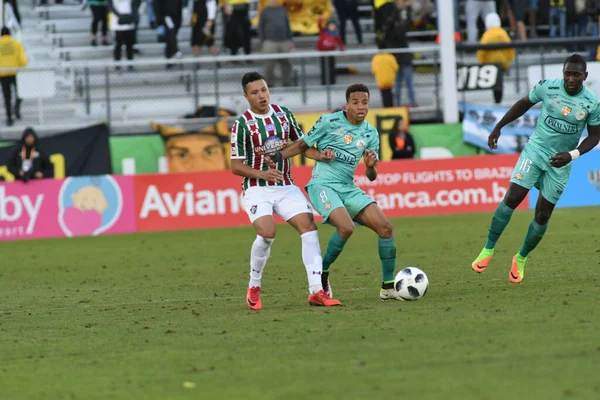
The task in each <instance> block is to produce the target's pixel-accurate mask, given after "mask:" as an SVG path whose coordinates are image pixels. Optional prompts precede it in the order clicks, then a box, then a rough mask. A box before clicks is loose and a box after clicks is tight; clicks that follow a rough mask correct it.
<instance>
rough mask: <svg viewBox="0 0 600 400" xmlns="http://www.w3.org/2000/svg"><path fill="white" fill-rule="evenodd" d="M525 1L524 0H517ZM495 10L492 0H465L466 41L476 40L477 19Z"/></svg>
mask: <svg viewBox="0 0 600 400" xmlns="http://www.w3.org/2000/svg"><path fill="white" fill-rule="evenodd" d="M518 1H525V0H518ZM492 12H496V2H495V1H494V0H467V2H466V6H465V14H466V17H467V41H468V42H470V43H475V42H477V39H478V38H479V35H478V34H477V19H478V18H479V17H485V16H486V15H488V14H489V13H492Z"/></svg>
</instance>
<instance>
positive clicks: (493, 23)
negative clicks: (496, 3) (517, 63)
mask: <svg viewBox="0 0 600 400" xmlns="http://www.w3.org/2000/svg"><path fill="white" fill-rule="evenodd" d="M485 27H486V29H487V30H486V31H485V33H484V34H483V36H482V37H481V40H480V41H479V42H480V43H481V44H489V43H510V42H511V40H510V36H508V33H506V31H505V30H504V29H502V27H501V26H500V16H499V15H498V14H496V13H490V14H488V15H486V17H485ZM477 59H478V60H479V62H480V63H481V64H502V67H503V68H504V69H508V67H509V64H510V63H511V62H512V61H513V60H514V59H515V49H498V50H477Z"/></svg>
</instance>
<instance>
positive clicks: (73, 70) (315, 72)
mask: <svg viewBox="0 0 600 400" xmlns="http://www.w3.org/2000/svg"><path fill="white" fill-rule="evenodd" d="M386 51H387V52H390V53H401V52H412V53H417V54H420V55H421V57H422V59H421V60H417V61H415V64H416V65H420V66H424V67H426V68H427V71H425V72H423V73H420V74H417V76H416V79H415V90H416V92H417V100H418V102H419V104H420V106H419V107H418V108H417V109H414V110H413V111H414V112H421V113H429V114H431V115H433V117H434V118H435V117H436V116H439V115H440V104H439V100H438V99H439V98H440V93H439V91H440V87H441V83H440V74H439V71H438V65H439V62H438V54H439V47H438V46H437V45H434V46H420V47H413V48H410V49H388V50H386ZM378 52H379V50H377V49H360V50H347V51H333V52H326V53H324V52H315V51H308V52H301V51H297V52H291V53H284V54H251V55H249V56H244V57H243V58H240V57H238V56H218V57H201V58H195V59H192V58H190V59H180V60H168V61H167V60H165V59H159V60H133V61H121V62H118V63H117V62H114V61H83V62H75V61H74V62H64V63H61V64H57V65H55V66H53V67H38V68H27V69H26V70H27V72H28V73H31V72H34V71H53V72H54V77H55V81H56V93H55V94H54V96H53V99H52V101H51V102H50V101H47V102H46V101H45V103H47V104H52V106H53V107H54V108H55V109H58V110H60V109H61V107H63V108H64V110H65V111H64V112H61V111H58V114H57V115H54V116H51V115H46V117H45V120H46V124H49V125H52V124H53V123H56V124H58V123H59V121H62V123H63V124H64V123H65V122H64V121H65V120H67V121H73V123H74V124H78V125H79V126H80V125H81V124H82V123H92V122H97V121H106V122H107V123H108V124H109V125H113V126H122V125H136V124H138V125H143V126H145V127H146V129H147V128H148V122H149V121H150V120H155V121H157V122H164V123H169V122H173V121H174V120H178V119H180V118H181V117H182V116H183V115H184V114H192V113H193V112H194V111H195V110H196V109H197V108H198V107H200V106H203V105H204V106H216V107H222V108H226V109H230V110H232V111H234V112H235V113H240V112H242V111H243V110H245V109H246V108H247V103H246V101H245V99H244V97H243V92H242V87H241V77H242V75H243V74H244V73H246V72H248V71H253V70H256V71H258V72H261V73H262V72H263V69H264V68H263V66H264V63H265V62H266V61H269V60H274V61H277V60H285V59H289V60H290V61H291V63H292V66H293V70H294V82H293V84H292V86H289V87H282V86H281V85H279V82H278V80H276V82H274V83H270V86H271V101H272V102H274V103H283V104H286V105H288V106H290V107H291V108H292V109H293V110H294V111H295V112H302V111H323V110H333V109H339V108H341V107H342V106H343V104H344V103H345V90H346V88H347V86H348V85H349V84H351V83H358V82H360V83H365V84H366V85H368V87H369V88H370V89H371V91H372V95H371V98H372V107H379V106H380V104H381V100H380V94H379V90H378V87H377V84H376V82H375V78H374V76H373V75H372V73H371V61H372V58H373V56H374V55H375V54H377V53H378ZM324 56H327V57H335V59H336V64H337V67H338V68H345V69H347V71H346V72H347V73H346V74H343V73H340V74H338V76H337V82H336V83H335V84H333V83H330V82H325V84H322V83H321V59H322V58H323V57H324ZM167 63H169V69H166V68H167ZM117 68H118V69H119V70H117ZM324 68H325V75H326V76H327V75H328V72H329V71H328V68H329V65H328V63H324ZM350 68H355V69H356V71H353V70H350ZM129 69H133V71H129ZM32 76H33V77H34V78H35V75H32ZM40 83H41V82H40ZM404 90H405V91H406V88H405V89H404ZM403 98H404V99H406V98H407V96H406V94H404V96H403ZM25 104H26V103H24V105H25ZM29 107H32V102H29ZM69 113H71V115H69ZM52 117H54V118H58V121H52V120H51V119H52ZM63 129H64V128H63Z"/></svg>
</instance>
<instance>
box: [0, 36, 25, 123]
mask: <svg viewBox="0 0 600 400" xmlns="http://www.w3.org/2000/svg"><path fill="white" fill-rule="evenodd" d="M0 34H1V35H2V36H1V37H0V68H23V67H26V66H27V54H26V53H25V49H24V48H23V45H22V44H21V42H19V41H18V40H16V39H13V38H12V36H10V31H9V30H8V28H7V27H3V28H2V31H1V32H0ZM0 84H1V85H2V94H3V96H4V108H5V109H6V124H7V125H8V126H12V124H13V122H14V121H13V118H12V114H13V106H12V89H13V87H14V89H15V97H16V103H15V108H14V111H15V117H16V118H17V119H21V102H22V100H21V99H20V98H19V97H18V91H17V72H16V71H2V72H0Z"/></svg>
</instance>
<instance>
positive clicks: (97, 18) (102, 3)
mask: <svg viewBox="0 0 600 400" xmlns="http://www.w3.org/2000/svg"><path fill="white" fill-rule="evenodd" d="M87 6H90V10H91V11H92V36H91V39H90V44H91V45H92V46H97V45H98V39H97V33H98V25H100V24H102V44H103V45H104V46H108V45H109V44H110V43H109V42H108V37H107V33H108V2H107V0H83V2H82V3H81V9H82V10H85V9H86V8H87Z"/></svg>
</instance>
